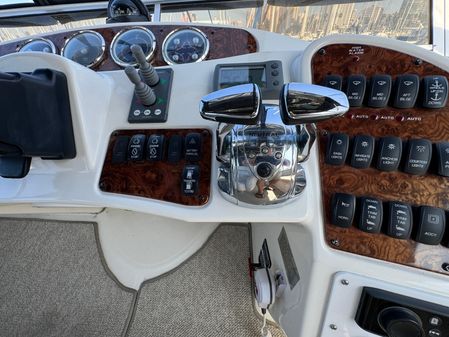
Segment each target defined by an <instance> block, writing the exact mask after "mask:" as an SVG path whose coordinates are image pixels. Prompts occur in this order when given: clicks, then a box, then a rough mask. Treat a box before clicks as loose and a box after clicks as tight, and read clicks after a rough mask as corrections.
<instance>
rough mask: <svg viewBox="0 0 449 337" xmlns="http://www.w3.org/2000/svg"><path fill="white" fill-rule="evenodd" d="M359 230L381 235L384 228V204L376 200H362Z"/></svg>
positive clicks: (365, 198)
mask: <svg viewBox="0 0 449 337" xmlns="http://www.w3.org/2000/svg"><path fill="white" fill-rule="evenodd" d="M360 208H361V210H360V216H359V229H360V230H362V231H364V232H367V233H379V232H380V229H381V227H382V217H383V207H382V202H381V201H380V200H379V199H376V198H368V197H363V198H360Z"/></svg>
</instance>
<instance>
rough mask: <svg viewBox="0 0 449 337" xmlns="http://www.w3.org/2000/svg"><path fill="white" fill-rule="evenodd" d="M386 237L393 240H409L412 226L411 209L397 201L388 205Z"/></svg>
mask: <svg viewBox="0 0 449 337" xmlns="http://www.w3.org/2000/svg"><path fill="white" fill-rule="evenodd" d="M388 206H389V207H388V215H387V216H388V219H387V235H388V236H391V237H392V238H395V239H401V240H406V239H408V238H410V234H411V232H412V224H413V214H412V207H411V206H410V205H408V204H404V203H402V202H398V201H391V202H389V203H388Z"/></svg>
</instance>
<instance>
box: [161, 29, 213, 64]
mask: <svg viewBox="0 0 449 337" xmlns="http://www.w3.org/2000/svg"><path fill="white" fill-rule="evenodd" d="M183 30H192V31H194V32H196V33H198V34H199V35H200V36H202V37H203V38H204V41H206V48H205V49H204V53H203V55H201V57H199V58H198V60H196V61H195V62H189V63H198V62H201V61H203V60H204V59H205V58H206V57H207V55H209V47H210V42H209V39H208V38H207V35H206V34H205V33H204V32H203V31H201V30H199V29H198V28H195V27H180V28H176V29H175V30H173V31H171V32H170V33H169V34H168V35H167V36H166V37H165V39H164V42H162V57H163V59H164V61H165V62H167V63H168V64H169V65H174V64H188V63H175V62H172V61H171V60H170V58H169V57H168V55H167V50H166V47H167V41H168V40H169V39H170V38H172V37H173V36H174V35H176V34H177V33H179V32H180V31H183Z"/></svg>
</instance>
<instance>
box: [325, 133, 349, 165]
mask: <svg viewBox="0 0 449 337" xmlns="http://www.w3.org/2000/svg"><path fill="white" fill-rule="evenodd" d="M348 148H349V136H348V135H346V134H344V133H333V134H331V135H330V137H329V142H328V146H327V151H326V164H329V165H335V166H340V165H343V164H344V163H345V161H346V156H347V155H348Z"/></svg>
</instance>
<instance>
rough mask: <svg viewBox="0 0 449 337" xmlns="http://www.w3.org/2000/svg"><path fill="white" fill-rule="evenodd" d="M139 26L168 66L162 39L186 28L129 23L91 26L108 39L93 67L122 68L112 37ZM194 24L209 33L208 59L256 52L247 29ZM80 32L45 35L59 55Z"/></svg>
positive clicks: (1, 50) (156, 60)
mask: <svg viewBox="0 0 449 337" xmlns="http://www.w3.org/2000/svg"><path fill="white" fill-rule="evenodd" d="M136 26H140V27H146V28H148V29H149V30H151V31H152V32H153V34H154V36H155V38H156V50H155V52H154V54H153V57H152V59H151V64H152V65H153V66H166V65H167V63H166V62H165V61H164V59H163V57H162V42H163V41H164V39H165V37H166V36H167V35H168V34H169V33H170V32H172V31H173V30H175V29H178V28H183V27H184V28H185V27H186V26H179V25H169V26H166V25H130V26H119V27H110V28H109V27H108V28H101V29H100V28H99V29H92V30H93V31H96V32H98V33H100V34H101V35H102V36H103V38H104V40H105V42H106V48H105V54H104V57H103V61H102V62H100V63H99V64H98V65H97V66H95V67H93V68H92V69H93V70H95V71H105V70H119V69H123V68H122V67H120V66H119V65H117V64H115V63H114V61H113V60H112V58H111V57H110V53H109V48H110V46H111V43H112V39H113V38H114V36H115V35H116V34H117V33H119V32H120V31H122V30H124V29H127V28H131V27H136ZM192 27H195V28H198V29H200V30H201V31H202V32H204V34H206V36H207V38H208V40H209V43H210V48H209V54H208V55H207V57H206V60H215V59H220V58H225V57H231V56H238V55H245V54H250V53H255V52H257V41H256V39H255V37H254V36H253V35H252V34H250V33H249V32H247V31H246V30H243V29H238V28H227V27H226V28H224V27H222V28H216V27H203V26H192ZM77 31H78V30H72V31H65V32H63V33H55V34H49V35H45V36H44V37H45V38H46V39H48V40H50V41H52V42H53V43H54V44H55V46H56V49H57V53H58V54H60V52H61V48H62V47H63V45H64V43H65V41H66V40H67V39H68V38H70V37H71V36H72V35H73V34H74V33H75V32H77ZM27 40H28V38H27V39H23V40H20V41H16V42H13V43H6V44H2V45H0V56H3V55H6V54H11V53H15V52H16V51H17V50H18V49H19V48H20V47H21V46H22V45H23V44H24V43H25V42H26V41H27Z"/></svg>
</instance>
